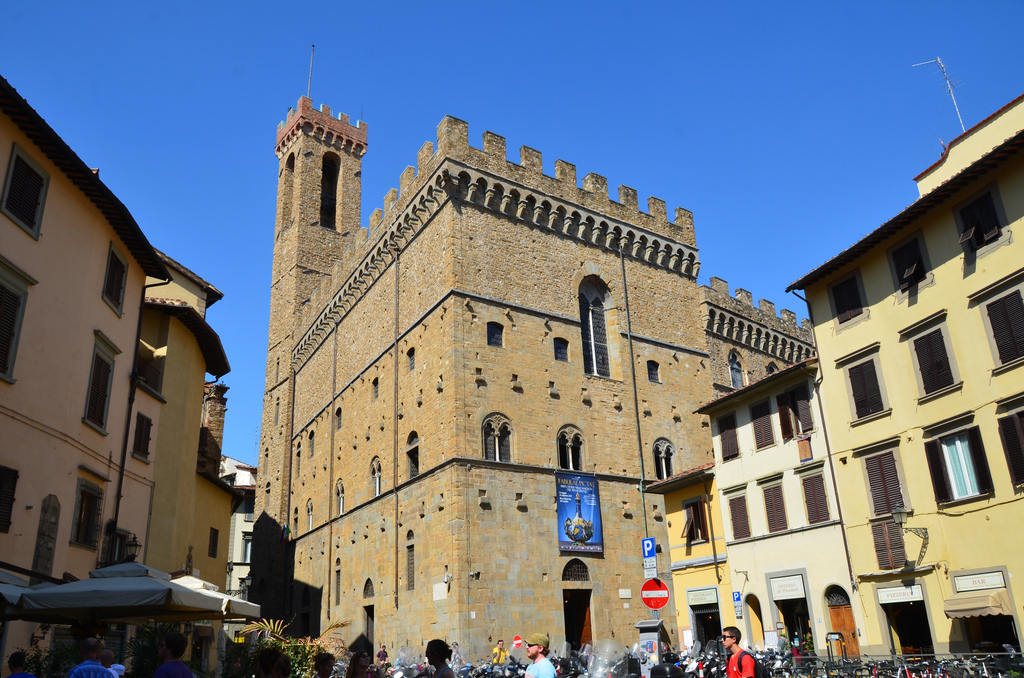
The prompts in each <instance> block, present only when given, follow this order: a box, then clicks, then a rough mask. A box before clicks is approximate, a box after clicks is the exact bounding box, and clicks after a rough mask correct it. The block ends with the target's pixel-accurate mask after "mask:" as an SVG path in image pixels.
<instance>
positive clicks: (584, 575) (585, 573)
mask: <svg viewBox="0 0 1024 678" xmlns="http://www.w3.org/2000/svg"><path fill="white" fill-rule="evenodd" d="M562 581H590V570H589V568H587V564H586V563H584V562H583V561H582V560H580V559H579V558H573V559H572V560H570V561H569V562H568V563H566V564H565V567H564V568H562Z"/></svg>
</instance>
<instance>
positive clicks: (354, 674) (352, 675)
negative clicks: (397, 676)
mask: <svg viewBox="0 0 1024 678" xmlns="http://www.w3.org/2000/svg"><path fill="white" fill-rule="evenodd" d="M379 676H380V674H379V673H378V672H377V671H376V670H373V671H371V670H370V653H369V652H365V651H363V650H359V651H357V652H356V653H355V654H354V655H352V659H351V660H350V661H349V663H348V671H346V672H345V678H379Z"/></svg>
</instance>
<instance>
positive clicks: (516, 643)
mask: <svg viewBox="0 0 1024 678" xmlns="http://www.w3.org/2000/svg"><path fill="white" fill-rule="evenodd" d="M522 646H523V637H522V636H516V637H515V638H513V639H512V647H514V648H515V649H517V650H518V649H519V648H521V647H522Z"/></svg>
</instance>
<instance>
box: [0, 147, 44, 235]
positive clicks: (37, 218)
mask: <svg viewBox="0 0 1024 678" xmlns="http://www.w3.org/2000/svg"><path fill="white" fill-rule="evenodd" d="M49 184H50V177H49V175H47V173H46V172H44V171H43V168H42V167H40V166H39V165H38V164H37V163H36V162H35V161H34V160H32V158H31V157H29V155H28V154H27V153H25V151H24V150H23V149H22V148H20V147H19V146H18V145H15V146H14V150H13V151H12V152H11V161H10V164H9V165H8V166H7V179H6V181H5V182H4V192H3V200H2V201H0V212H3V213H4V214H6V215H7V216H8V217H10V218H11V220H13V221H14V223H16V224H18V225H19V226H21V227H22V228H23V229H25V231H26V232H27V233H28V234H29V235H31V236H32V237H33V238H38V237H39V227H40V224H42V221H43V204H44V203H45V202H46V189H47V188H48V187H49Z"/></svg>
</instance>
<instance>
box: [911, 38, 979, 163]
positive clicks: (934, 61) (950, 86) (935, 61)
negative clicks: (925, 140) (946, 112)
mask: <svg viewBox="0 0 1024 678" xmlns="http://www.w3.org/2000/svg"><path fill="white" fill-rule="evenodd" d="M927 64H938V66H939V70H940V71H942V77H943V78H945V79H946V91H947V92H949V98H950V99H952V100H953V108H955V109H956V118H957V120H959V121H960V131H961V132H966V131H967V128H966V127H964V119H963V118H961V117H960V107H959V106H957V105H956V96H955V95H954V94H953V87H954V83H953V82H952V81H951V80H950V79H949V74H947V73H946V64H944V63H942V58H941V57H935V58H934V59H932V60H931V61H922V62H921V63H919V64H913V65H911V68H913V67H914V66H925V65H927ZM943 146H945V144H943Z"/></svg>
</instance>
